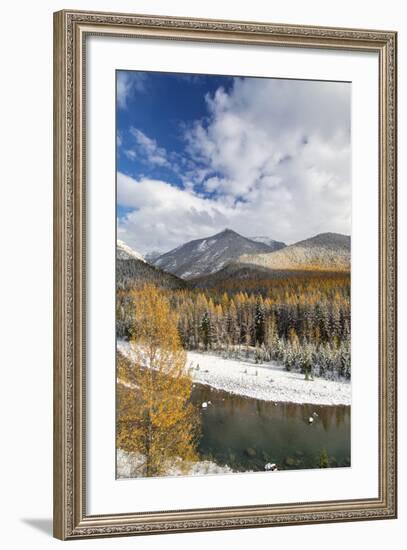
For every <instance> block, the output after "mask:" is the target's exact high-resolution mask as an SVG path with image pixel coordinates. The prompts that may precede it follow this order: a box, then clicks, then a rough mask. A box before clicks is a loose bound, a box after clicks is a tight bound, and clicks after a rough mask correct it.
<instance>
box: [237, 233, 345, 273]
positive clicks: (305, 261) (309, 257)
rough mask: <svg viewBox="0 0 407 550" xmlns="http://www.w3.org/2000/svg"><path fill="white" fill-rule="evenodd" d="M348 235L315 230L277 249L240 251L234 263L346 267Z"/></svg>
mask: <svg viewBox="0 0 407 550" xmlns="http://www.w3.org/2000/svg"><path fill="white" fill-rule="evenodd" d="M350 250H351V238H350V236H349V235H343V234H341V233H330V232H327V233H319V234H317V235H315V236H314V237H310V238H308V239H304V240H302V241H298V242H296V243H294V244H292V245H289V246H286V247H285V248H283V249H281V250H277V251H275V252H270V253H265V254H252V255H248V254H242V255H241V256H240V257H239V259H238V262H239V263H242V264H247V265H250V264H252V265H257V266H262V267H266V268H268V269H276V270H278V269H280V270H281V269H282V270H286V269H324V270H343V271H349V270H350Z"/></svg>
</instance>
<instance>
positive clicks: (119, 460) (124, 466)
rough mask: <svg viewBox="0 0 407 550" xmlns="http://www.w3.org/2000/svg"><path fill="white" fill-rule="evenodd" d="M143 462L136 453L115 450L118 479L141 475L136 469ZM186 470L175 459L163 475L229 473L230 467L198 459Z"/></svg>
mask: <svg viewBox="0 0 407 550" xmlns="http://www.w3.org/2000/svg"><path fill="white" fill-rule="evenodd" d="M141 464H143V457H142V455H140V454H138V453H129V452H126V451H123V450H122V449H117V450H116V474H117V478H118V479H134V478H140V477H143V474H142V473H141V472H140V471H138V468H139V466H140V465H141ZM188 466H189V467H188V469H187V471H184V470H183V469H182V461H181V460H180V459H178V460H175V462H174V464H173V466H172V467H171V468H169V469H168V471H167V472H166V473H165V476H166V477H168V476H185V475H188V476H202V475H213V474H231V473H233V470H232V468H230V467H229V466H219V465H218V464H216V463H215V462H212V461H210V460H200V461H198V462H190V463H188Z"/></svg>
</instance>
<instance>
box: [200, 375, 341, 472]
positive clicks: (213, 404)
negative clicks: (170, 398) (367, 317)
mask: <svg viewBox="0 0 407 550" xmlns="http://www.w3.org/2000/svg"><path fill="white" fill-rule="evenodd" d="M192 400H193V402H194V403H195V404H196V405H197V406H199V407H200V416H201V426H202V433H201V439H200V443H199V454H200V455H201V457H202V459H204V458H205V459H206V458H210V459H211V460H213V461H215V462H216V463H217V464H220V465H225V464H227V465H229V466H230V467H231V468H232V469H233V470H235V471H248V470H255V471H259V470H264V467H265V465H266V464H267V463H275V464H277V466H278V469H279V470H285V469H302V468H318V467H321V464H325V465H326V464H327V461H328V464H329V466H330V467H338V466H340V467H344V466H350V407H347V406H318V405H298V404H293V403H273V402H268V401H261V400H258V399H249V398H246V397H241V396H238V395H233V394H230V393H227V392H224V391H219V390H215V389H213V388H211V387H208V386H203V385H199V384H196V385H195V387H194V390H193V394H192ZM204 402H205V403H208V402H210V404H208V406H207V407H206V408H202V406H201V404H202V403H204ZM310 418H312V419H313V421H312V423H310V421H309V419H310Z"/></svg>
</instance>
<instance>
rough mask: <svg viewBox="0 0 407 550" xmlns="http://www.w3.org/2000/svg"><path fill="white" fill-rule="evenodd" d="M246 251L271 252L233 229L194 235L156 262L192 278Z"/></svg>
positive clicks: (220, 266)
mask: <svg viewBox="0 0 407 550" xmlns="http://www.w3.org/2000/svg"><path fill="white" fill-rule="evenodd" d="M242 251H243V253H249V254H254V253H261V252H271V251H272V248H271V247H270V246H268V245H267V244H265V243H262V242H256V241H253V240H251V239H249V238H247V237H244V236H243V235H240V234H239V233H237V232H236V231H233V230H232V229H228V228H226V229H224V230H223V231H221V232H219V233H216V234H215V235H211V236H209V237H205V238H201V239H194V240H192V241H188V242H187V243H184V244H183V245H180V246H178V247H177V248H174V249H173V250H170V251H169V252H166V253H165V254H162V255H161V256H159V257H158V258H157V259H155V260H153V262H152V263H153V265H155V266H156V267H159V268H161V269H163V270H164V271H168V272H170V273H173V274H174V275H177V276H178V277H181V278H183V279H192V278H194V277H198V276H201V275H205V274H210V273H214V272H216V271H219V270H220V269H222V267H224V266H225V265H227V264H228V263H230V262H231V261H232V260H236V259H237V258H238V257H239V256H241V254H242Z"/></svg>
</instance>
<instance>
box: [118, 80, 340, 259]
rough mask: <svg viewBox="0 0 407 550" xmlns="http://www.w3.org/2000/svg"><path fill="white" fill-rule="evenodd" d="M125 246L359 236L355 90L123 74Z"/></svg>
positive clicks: (121, 210)
mask: <svg viewBox="0 0 407 550" xmlns="http://www.w3.org/2000/svg"><path fill="white" fill-rule="evenodd" d="M116 75H117V76H116V78H117V108H116V114H117V119H116V120H117V215H118V220H117V224H118V238H119V239H121V240H123V241H125V242H126V243H127V244H128V245H129V246H132V247H133V248H135V249H136V250H138V251H139V252H141V253H143V254H145V253H147V252H149V251H152V250H159V251H161V252H164V251H167V250H170V249H172V248H174V247H176V246H179V245H180V244H183V243H184V242H186V241H188V240H191V239H194V238H201V237H206V236H209V235H211V234H214V233H217V232H218V231H221V230H222V229H224V228H225V227H230V228H232V229H234V230H236V231H238V232H239V233H241V234H243V235H246V236H259V235H262V236H268V237H271V238H275V239H278V240H283V241H285V242H288V243H289V242H294V241H296V240H300V239H301V238H306V237H309V236H312V235H315V234H316V233H319V232H323V231H338V232H343V233H349V232H350V210H351V208H350V207H351V200H350V196H351V195H350V189H351V186H350V84H347V83H332V82H307V81H290V80H277V79H260V78H234V77H229V76H224V77H223V76H208V75H184V74H173V73H154V72H150V73H147V72H136V71H118V72H117V73H116Z"/></svg>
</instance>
